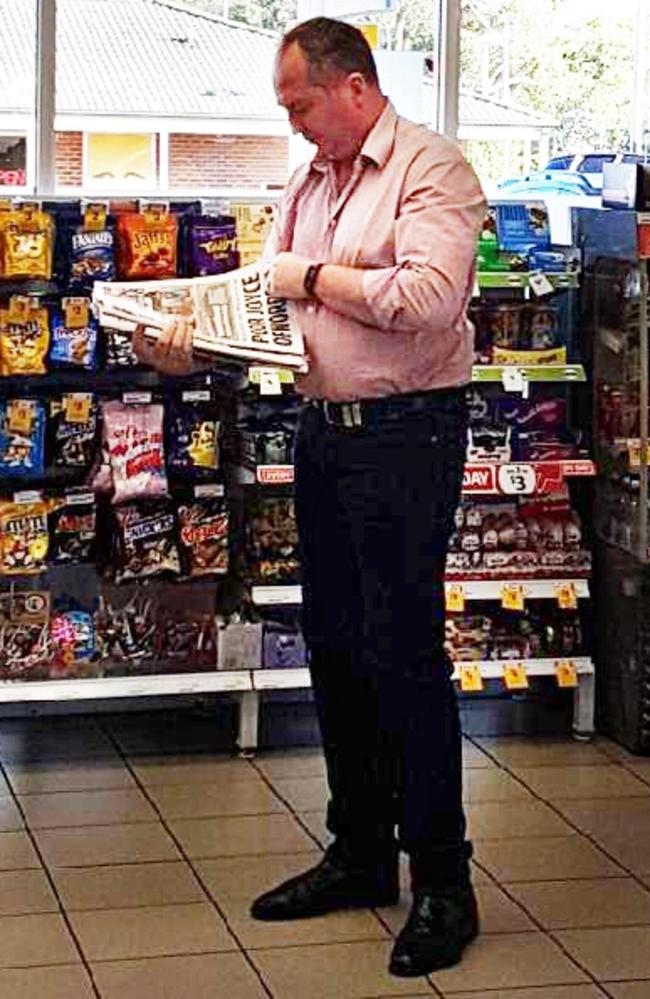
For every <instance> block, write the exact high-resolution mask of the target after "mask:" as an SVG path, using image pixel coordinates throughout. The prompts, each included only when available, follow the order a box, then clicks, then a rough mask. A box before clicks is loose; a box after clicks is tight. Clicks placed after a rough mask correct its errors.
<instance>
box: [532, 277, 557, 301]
mask: <svg viewBox="0 0 650 999" xmlns="http://www.w3.org/2000/svg"><path fill="white" fill-rule="evenodd" d="M528 284H529V286H530V288H531V290H532V292H533V294H535V295H537V297H538V298H541V297H542V296H543V295H550V294H552V292H553V285H552V284H551V282H550V281H549V279H548V278H547V277H546V274H544V273H543V272H542V271H533V272H532V273H531V274H530V275H529V276H528Z"/></svg>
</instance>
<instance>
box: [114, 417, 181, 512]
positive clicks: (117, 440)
mask: <svg viewBox="0 0 650 999" xmlns="http://www.w3.org/2000/svg"><path fill="white" fill-rule="evenodd" d="M102 412H103V419H104V435H105V439H106V445H107V448H108V453H109V455H110V463H111V471H112V477H113V485H114V490H115V491H114V494H113V502H114V503H124V502H128V501H131V500H134V499H138V498H139V497H149V498H151V497H154V496H166V495H167V491H168V488H167V474H166V471H165V455H164V445H163V407H162V405H160V404H159V403H148V404H135V405H130V404H128V403H122V402H118V401H115V400H114V401H111V402H107V403H104V406H103V410H102Z"/></svg>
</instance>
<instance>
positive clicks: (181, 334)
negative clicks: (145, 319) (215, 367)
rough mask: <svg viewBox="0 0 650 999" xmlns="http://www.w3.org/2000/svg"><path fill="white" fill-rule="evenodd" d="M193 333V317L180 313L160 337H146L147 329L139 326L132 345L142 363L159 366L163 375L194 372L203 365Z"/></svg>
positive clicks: (168, 324)
mask: <svg viewBox="0 0 650 999" xmlns="http://www.w3.org/2000/svg"><path fill="white" fill-rule="evenodd" d="M193 332H194V323H193V322H192V320H191V319H187V318H184V317H180V316H179V317H178V318H177V319H171V320H170V321H169V322H168V323H167V325H166V326H165V328H164V329H163V330H161V332H160V336H159V337H158V339H157V340H154V339H152V338H151V337H148V336H145V333H144V328H143V327H142V326H138V328H137V330H136V331H135V333H134V335H133V340H132V346H133V349H134V351H135V353H136V354H137V355H138V357H139V359H140V360H141V361H142V363H143V364H149V365H151V367H153V368H157V369H158V371H161V372H162V373H163V374H164V375H192V374H194V373H195V372H197V371H201V370H203V367H204V366H203V365H202V364H201V363H200V362H198V361H197V360H196V358H195V357H194V353H193V350H192V333H193Z"/></svg>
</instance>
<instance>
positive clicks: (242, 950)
mask: <svg viewBox="0 0 650 999" xmlns="http://www.w3.org/2000/svg"><path fill="white" fill-rule="evenodd" d="M108 737H109V739H110V740H111V741H112V743H113V745H114V746H115V748H116V750H117V752H118V755H119V756H120V757H121V759H122V760H123V762H124V765H125V766H126V768H127V770H128V771H129V773H130V774H131V776H132V777H133V779H134V781H135V782H136V784H137V785H138V787H139V788H140V790H141V792H142V794H143V795H144V796H145V797H146V799H147V801H148V802H149V804H150V805H151V807H152V808H153V809H154V811H155V812H156V814H157V815H158V816H159V822H160V824H161V825H162V827H163V829H164V830H165V832H166V833H167V835H168V836H169V837H170V839H171V840H172V842H173V843H174V845H175V846H176V849H177V850H178V851H179V853H180V855H181V856H182V857H183V859H184V860H185V862H186V863H187V865H188V866H189V868H190V871H191V872H192V876H193V877H194V878H195V879H196V882H197V884H198V885H199V886H200V888H201V890H202V891H203V893H204V895H205V897H206V900H207V901H208V903H209V904H210V905H211V906H212V907H213V908H214V909H215V910H216V912H217V913H218V914H219V916H220V918H221V920H222V922H223V924H224V926H225V927H226V930H227V931H228V933H229V934H230V936H231V937H232V939H233V941H234V942H235V944H236V945H237V947H238V948H239V952H240V953H241V955H242V956H243V958H244V960H245V961H246V963H247V964H248V966H249V968H250V969H251V971H252V972H253V974H254V975H255V977H256V978H257V980H258V982H259V983H260V986H261V987H262V989H263V990H264V992H265V993H266V994H267V995H268V996H269V999H273V993H272V992H271V990H270V988H269V987H268V985H267V984H266V982H265V981H264V978H263V977H262V974H261V972H260V971H259V969H258V968H257V966H256V964H255V963H254V961H253V960H252V959H251V957H250V955H249V954H248V951H247V950H246V948H245V947H244V945H243V943H242V941H241V940H240V938H239V937H238V936H237V934H236V932H235V931H234V929H233V928H232V926H231V924H230V921H229V919H228V917H227V915H226V913H225V912H224V911H223V910H222V908H221V907H220V905H219V903H218V901H217V899H216V898H214V896H213V895H212V894H211V892H210V890H209V889H208V887H207V885H206V884H205V882H204V880H203V878H202V877H201V875H200V874H199V872H198V871H197V870H196V869H195V867H194V865H193V864H192V861H191V859H190V857H189V855H188V854H187V853H186V851H185V848H184V847H183V845H182V843H181V842H180V840H179V839H178V838H177V837H176V835H175V834H174V832H173V831H172V829H171V827H170V826H169V825H168V823H167V820H166V819H165V818H164V817H163V815H162V813H161V812H160V811H159V809H158V806H157V805H156V803H155V801H153V799H152V798H151V797H150V795H149V794H148V792H147V789H146V787H145V786H144V785H143V784H142V782H141V781H140V780H139V778H138V775H137V773H136V772H135V770H134V769H133V767H132V766H131V764H130V762H129V760H128V758H127V756H126V754H125V753H123V751H122V748H121V746H120V745H119V743H118V742H117V739H115V738H114V736H113V733H112V732H110V733H109V734H108Z"/></svg>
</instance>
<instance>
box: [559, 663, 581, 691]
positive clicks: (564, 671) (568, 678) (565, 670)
mask: <svg viewBox="0 0 650 999" xmlns="http://www.w3.org/2000/svg"><path fill="white" fill-rule="evenodd" d="M555 675H556V677H557V683H558V687H577V686H578V669H577V667H576V664H575V663H572V662H571V661H570V660H569V659H562V660H560V661H559V662H556V664H555Z"/></svg>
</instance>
